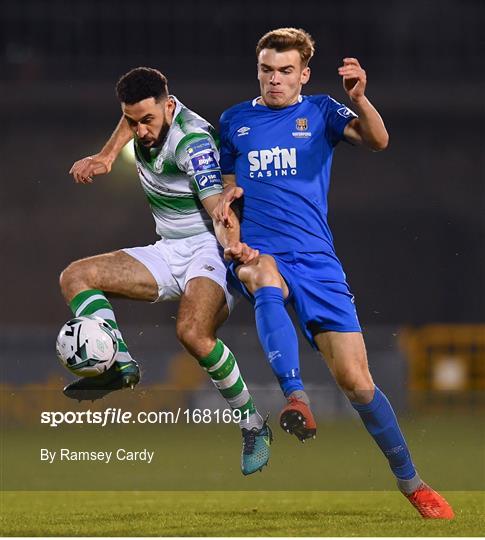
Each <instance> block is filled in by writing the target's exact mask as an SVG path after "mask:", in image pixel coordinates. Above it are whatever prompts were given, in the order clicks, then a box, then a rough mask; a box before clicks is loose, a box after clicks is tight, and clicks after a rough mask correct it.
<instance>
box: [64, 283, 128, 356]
mask: <svg viewBox="0 0 485 540" xmlns="http://www.w3.org/2000/svg"><path fill="white" fill-rule="evenodd" d="M69 305H70V307H71V310H72V312H73V314H74V316H75V317H81V316H83V315H84V316H85V315H96V316H97V317H101V319H104V320H105V321H106V322H107V323H108V324H109V325H110V326H111V328H112V329H113V332H114V334H115V336H116V339H117V340H118V352H117V354H116V361H117V362H129V361H131V360H133V358H132V357H131V355H130V353H129V352H128V349H127V347H126V343H125V342H124V341H123V337H122V335H121V332H120V331H119V328H118V324H117V323H116V318H115V314H114V312H113V307H112V306H111V304H110V303H109V301H108V299H107V298H106V296H105V295H104V293H103V291H99V290H97V289H89V290H87V291H82V292H80V293H78V294H77V295H76V296H75V297H74V298H73V299H72V300H71V302H70V303H69Z"/></svg>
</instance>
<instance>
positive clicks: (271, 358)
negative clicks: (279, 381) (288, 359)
mask: <svg viewBox="0 0 485 540" xmlns="http://www.w3.org/2000/svg"><path fill="white" fill-rule="evenodd" d="M277 358H281V353H280V351H269V353H268V360H269V362H270V363H271V362H273V361H274V360H276V359H277Z"/></svg>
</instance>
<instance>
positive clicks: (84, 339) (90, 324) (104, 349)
mask: <svg viewBox="0 0 485 540" xmlns="http://www.w3.org/2000/svg"><path fill="white" fill-rule="evenodd" d="M117 351H118V341H117V339H116V336H115V334H114V332H113V329H112V328H111V326H110V325H109V324H108V323H107V322H106V321H105V320H103V319H101V318H100V317H92V316H87V317H76V318H74V319H71V320H70V321H68V322H67V323H66V324H65V325H64V326H63V327H62V328H61V331H60V332H59V335H58V336H57V342H56V352H57V357H58V358H59V360H60V361H61V363H62V365H63V366H65V367H66V368H67V369H68V370H69V371H71V372H72V373H75V374H76V375H78V376H79V377H94V376H96V375H100V374H101V373H103V372H104V371H106V370H107V369H109V368H110V367H111V366H112V365H113V363H114V360H115V356H116V353H117Z"/></svg>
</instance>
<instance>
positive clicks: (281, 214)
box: [216, 28, 454, 519]
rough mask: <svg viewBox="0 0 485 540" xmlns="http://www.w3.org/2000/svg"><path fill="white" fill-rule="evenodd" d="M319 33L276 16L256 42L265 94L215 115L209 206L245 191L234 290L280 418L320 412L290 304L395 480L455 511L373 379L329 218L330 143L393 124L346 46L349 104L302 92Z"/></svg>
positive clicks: (298, 422) (360, 140)
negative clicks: (272, 383)
mask: <svg viewBox="0 0 485 540" xmlns="http://www.w3.org/2000/svg"><path fill="white" fill-rule="evenodd" d="M313 53H314V42H313V39H312V38H311V36H310V35H309V34H307V33H306V32H305V31H304V30H301V29H299V30H297V29H295V28H280V29H277V30H273V31H271V32H268V33H267V34H265V35H264V36H263V37H262V38H261V39H260V41H259V42H258V45H257V48H256V54H257V59H258V80H259V83H260V89H261V96H260V97H258V98H255V99H253V100H251V101H246V102H244V103H241V104H238V105H235V106H234V107H231V108H230V109H228V110H226V111H225V112H224V113H223V114H222V116H221V121H220V125H221V133H220V135H221V168H222V172H223V174H224V176H225V185H226V187H225V192H224V197H223V198H222V199H221V200H220V203H219V206H218V208H217V211H216V217H217V218H218V219H219V220H220V221H222V222H224V224H225V225H226V226H227V227H230V226H231V219H233V218H231V217H229V213H228V209H229V206H230V205H231V204H232V203H233V202H234V201H235V200H236V199H241V201H242V205H241V206H242V209H241V216H240V222H241V239H242V241H243V242H245V243H247V244H248V245H249V246H251V247H252V248H254V249H257V250H259V252H260V256H259V257H258V258H257V259H256V260H255V261H253V262H251V263H249V264H238V257H239V254H238V252H237V250H232V249H231V248H230V247H229V248H226V250H225V253H226V257H227V258H230V259H231V258H232V259H233V261H234V263H233V265H232V266H231V272H232V275H233V278H234V282H235V283H236V284H239V288H240V289H241V292H242V293H243V294H245V296H246V297H248V298H249V299H250V300H251V301H252V302H253V304H254V309H255V318H256V326H257V330H258V335H259V339H260V341H261V345H262V347H263V349H264V351H265V354H266V356H267V358H268V360H269V362H270V364H271V368H272V370H273V372H274V374H275V375H276V377H277V379H278V381H279V384H280V386H281V389H282V390H283V393H284V395H285V397H286V398H287V401H288V403H287V405H286V407H285V408H284V409H283V411H282V413H281V416H280V424H281V426H282V427H283V429H285V430H286V431H288V432H290V433H294V434H295V435H296V436H297V437H298V438H299V439H300V440H305V439H306V438H308V437H312V436H314V435H315V433H316V424H315V421H314V419H313V416H312V413H311V411H310V408H309V400H308V397H307V395H306V393H305V391H304V386H303V383H302V380H301V377H300V372H299V357H298V342H297V335H296V332H295V328H294V326H293V324H292V322H291V319H290V318H289V316H288V313H287V311H286V307H285V306H286V305H287V304H291V305H292V306H293V308H294V309H295V311H296V314H297V316H298V320H299V323H300V327H301V330H302V332H303V334H304V335H305V337H306V338H307V340H308V341H309V342H310V343H311V345H312V346H313V347H315V348H316V349H318V350H319V351H320V352H321V353H322V354H323V357H324V358H325V360H326V362H327V364H328V367H329V369H330V371H331V372H332V374H333V376H334V378H335V379H336V381H337V383H338V385H339V386H340V388H341V389H342V390H343V392H344V393H345V395H346V396H347V397H348V399H349V400H350V402H351V404H352V406H353V407H354V409H355V410H356V411H357V412H358V413H359V415H360V417H361V418H362V421H363V423H364V425H365V427H366V429H367V430H368V432H369V433H370V434H371V436H372V437H373V438H374V440H375V441H376V443H377V444H378V446H379V448H380V449H381V450H382V452H383V453H384V455H385V456H386V458H387V459H388V461H389V465H390V467H391V470H392V472H393V473H394V475H395V477H396V479H397V484H398V487H399V489H400V490H401V492H402V493H403V494H404V495H405V496H406V497H407V498H408V499H409V500H410V502H411V503H412V504H413V505H414V506H415V507H416V509H417V510H418V511H419V512H420V514H421V515H422V516H423V517H425V518H441V519H452V518H453V517H454V514H453V510H452V508H451V506H450V505H449V504H448V503H447V502H446V501H445V499H443V497H441V496H440V495H439V494H438V493H436V492H435V491H434V490H432V489H431V488H430V487H429V486H428V485H426V484H425V483H424V482H423V481H422V480H421V478H420V477H419V475H418V473H417V472H416V469H415V467H414V464H413V462H412V459H411V455H410V452H409V449H408V446H407V444H406V441H405V439H404V437H403V435H402V433H401V430H400V428H399V425H398V422H397V419H396V416H395V414H394V411H393V409H392V407H391V405H390V403H389V401H388V400H387V398H386V396H385V395H384V394H383V392H382V391H381V390H380V389H379V388H378V387H377V386H375V385H374V382H373V379H372V376H371V374H370V372H369V368H368V364H367V356H366V350H365V345H364V340H363V337H362V332H361V328H360V325H359V321H358V318H357V313H356V309H355V305H354V297H353V295H352V293H351V291H350V289H349V286H348V285H347V282H346V277H345V274H344V271H343V269H342V265H341V263H340V261H339V260H338V258H337V256H336V254H335V250H334V246H333V238H332V234H331V232H330V229H329V226H328V223H327V193H328V188H329V180H330V169H331V164H332V156H333V151H334V148H335V146H336V145H337V143H338V142H339V141H341V140H344V141H347V142H349V143H352V144H361V145H363V146H365V147H367V148H369V149H371V150H374V151H378V150H383V149H385V148H386V147H387V144H388V139H389V137H388V134H387V131H386V128H385V126H384V123H383V121H382V118H381V117H380V115H379V113H378V112H377V110H376V109H375V108H374V107H373V105H372V104H371V103H370V101H369V100H368V99H367V97H366V96H365V89H366V73H365V71H364V70H363V69H362V68H361V66H360V64H359V62H358V61H357V59H355V58H345V59H344V60H343V65H342V66H341V67H339V69H338V73H339V75H340V76H341V77H342V80H343V86H344V89H345V92H346V93H347V95H348V97H349V98H350V101H351V103H352V106H353V108H354V109H355V111H356V112H355V113H354V112H353V111H352V110H350V109H349V108H347V107H346V106H345V105H343V104H341V103H338V102H337V101H335V100H334V99H332V98H331V97H329V96H328V95H314V96H302V95H301V89H302V86H303V85H304V84H306V83H307V82H308V80H309V78H310V68H309V66H308V63H309V61H310V59H311V57H312V56H313Z"/></svg>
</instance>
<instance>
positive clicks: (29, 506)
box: [1, 491, 485, 536]
mask: <svg viewBox="0 0 485 540" xmlns="http://www.w3.org/2000/svg"><path fill="white" fill-rule="evenodd" d="M444 495H445V496H446V498H447V499H448V501H449V502H450V503H451V504H452V505H453V506H454V509H455V513H456V518H455V519H454V520H453V521H441V520H438V521H434V520H423V519H422V518H421V517H420V516H419V514H418V513H417V512H416V511H415V510H414V508H412V506H411V505H410V504H409V503H408V502H407V501H406V500H405V499H404V497H403V496H402V495H400V494H399V493H397V492H382V491H381V492H317V491H311V492H301V491H300V492H289V491H273V492H261V491H259V492H254V491H246V492H180V491H179V492H155V491H149V492H127V491H121V492H106V491H98V492H18V491H17V492H3V493H2V495H1V510H2V511H1V514H2V517H1V530H2V534H3V536H480V535H482V534H483V531H484V530H485V515H484V509H485V492H483V491H482V492H447V493H444Z"/></svg>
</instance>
